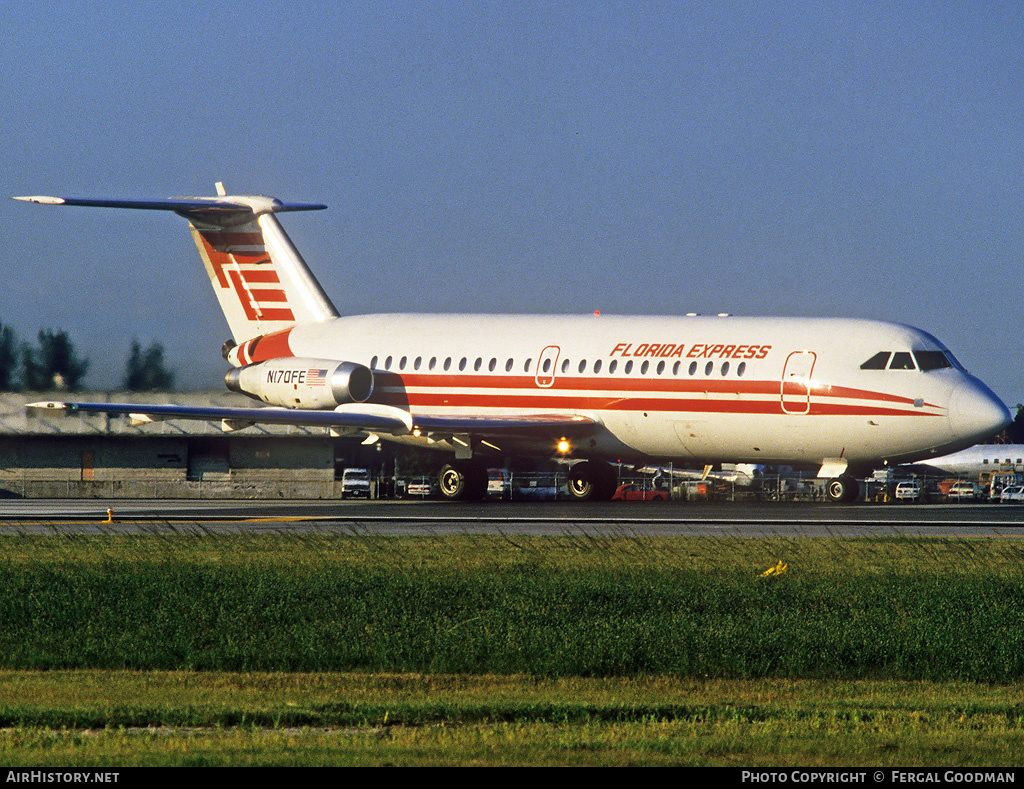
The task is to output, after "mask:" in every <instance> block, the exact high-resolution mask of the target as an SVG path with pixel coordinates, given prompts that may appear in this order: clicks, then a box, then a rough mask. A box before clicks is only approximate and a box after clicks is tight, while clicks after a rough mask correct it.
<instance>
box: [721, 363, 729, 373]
mask: <svg viewBox="0 0 1024 789" xmlns="http://www.w3.org/2000/svg"><path fill="white" fill-rule="evenodd" d="M728 374H729V363H728V362H722V375H728Z"/></svg>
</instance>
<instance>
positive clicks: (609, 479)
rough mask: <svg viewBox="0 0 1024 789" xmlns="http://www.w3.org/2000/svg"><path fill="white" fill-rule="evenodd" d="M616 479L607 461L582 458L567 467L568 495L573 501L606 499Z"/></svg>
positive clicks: (610, 495) (610, 494) (611, 492)
mask: <svg viewBox="0 0 1024 789" xmlns="http://www.w3.org/2000/svg"><path fill="white" fill-rule="evenodd" d="M618 481H619V480H618V476H617V475H616V473H615V469H613V468H612V467H611V466H609V465H608V464H607V463H600V462H597V461H593V460H584V461H583V462H582V463H577V464H576V465H575V466H573V467H572V468H571V469H569V497H570V498H571V499H572V500H573V501H608V500H609V499H610V498H611V497H612V496H613V495H614V494H615V486H616V484H617V483H618Z"/></svg>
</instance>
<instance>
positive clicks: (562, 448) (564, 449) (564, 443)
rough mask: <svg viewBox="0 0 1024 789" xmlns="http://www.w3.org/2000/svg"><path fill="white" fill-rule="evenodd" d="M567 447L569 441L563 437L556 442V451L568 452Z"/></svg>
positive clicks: (568, 447)
mask: <svg viewBox="0 0 1024 789" xmlns="http://www.w3.org/2000/svg"><path fill="white" fill-rule="evenodd" d="M569 449H570V446H569V442H568V441H567V440H566V439H564V438H563V439H561V440H560V441H559V442H558V451H559V452H561V453H562V454H563V455H564V454H565V453H566V452H568V451H569Z"/></svg>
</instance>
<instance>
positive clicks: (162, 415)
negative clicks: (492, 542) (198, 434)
mask: <svg viewBox="0 0 1024 789" xmlns="http://www.w3.org/2000/svg"><path fill="white" fill-rule="evenodd" d="M25 408H26V410H27V411H28V412H29V414H30V415H36V416H39V415H44V414H51V415H58V416H74V415H78V414H116V415H125V416H128V417H130V418H131V419H132V421H133V422H135V423H136V424H139V423H144V422H152V421H158V420H166V419H193V420H201V421H206V422H212V421H220V422H221V423H222V428H223V429H224V430H238V429H241V428H243V427H248V426H250V425H255V424H277V425H297V426H304V427H328V428H330V427H333V428H347V429H352V430H363V431H366V432H369V433H389V434H393V435H406V434H409V433H413V432H414V431H421V432H424V433H439V434H447V435H463V434H464V435H474V436H482V437H502V436H517V435H530V436H544V435H551V436H552V437H554V438H559V437H562V436H567V435H574V436H575V435H579V434H580V433H581V432H586V431H588V430H590V429H591V428H593V427H595V426H596V425H597V422H596V420H594V419H592V418H590V417H585V416H576V415H571V414H537V415H523V416H478V417H445V416H431V415H413V414H411V413H409V412H408V411H405V410H403V409H401V408H396V407H394V406H389V405H381V404H378V403H347V404H345V405H340V406H338V407H337V408H335V409H334V410H333V411H316V410H302V409H297V408H279V407H266V408H233V407H221V406H185V405H170V404H168V405H153V404H140V403H76V402H62V401H52V400H51V401H43V402H37V403H29V404H27V405H26V406H25ZM556 434H557V435H556Z"/></svg>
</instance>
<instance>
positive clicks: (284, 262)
mask: <svg viewBox="0 0 1024 789" xmlns="http://www.w3.org/2000/svg"><path fill="white" fill-rule="evenodd" d="M217 192H218V196H217V197H185V198H170V199H166V200H116V199H110V200H107V199H83V198H73V197H16V198H14V199H15V200H24V201H27V202H32V203H41V204H44V205H76V206H94V207H102V208H137V209H148V210H157V211H173V212H174V213H176V214H178V215H180V216H183V217H185V218H186V219H187V220H188V222H189V226H190V227H191V229H192V237H193V239H194V240H195V242H196V247H197V248H198V249H199V255H200V257H202V259H203V264H204V265H205V266H206V273H207V274H208V275H209V277H210V283H211V284H212V285H213V290H214V293H216V294H217V300H218V301H219V302H220V307H221V309H222V310H223V312H224V317H225V318H226V319H227V322H228V327H229V328H230V330H231V334H232V336H233V338H234V341H235V342H236V343H242V342H244V341H245V340H249V339H252V338H253V337H258V336H260V335H264V334H271V333H273V332H277V331H281V330H283V329H287V328H290V327H291V326H294V325H295V324H297V323H315V322H319V321H324V320H327V319H328V318H333V317H336V316H337V315H338V311H337V310H336V309H335V308H334V305H333V304H332V303H331V300H330V299H329V298H328V297H327V295H326V294H325V293H324V291H323V288H321V287H320V283H319V282H317V280H316V277H314V276H313V273H312V272H311V271H310V270H309V267H308V266H307V265H306V262H305V261H304V260H303V259H302V256H301V255H300V254H299V252H298V250H296V249H295V246H294V245H293V244H292V242H291V239H290V238H288V234H287V233H285V231H284V228H282V227H281V224H280V223H279V222H278V221H277V217H275V216H274V214H276V213H279V212H282V211H315V210H319V209H322V208H326V207H327V206H324V205H319V204H315V203H283V202H281V201H280V200H277V199H275V198H271V197H252V196H242V195H226V194H224V188H223V186H222V185H221V184H219V183H218V184H217Z"/></svg>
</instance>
